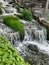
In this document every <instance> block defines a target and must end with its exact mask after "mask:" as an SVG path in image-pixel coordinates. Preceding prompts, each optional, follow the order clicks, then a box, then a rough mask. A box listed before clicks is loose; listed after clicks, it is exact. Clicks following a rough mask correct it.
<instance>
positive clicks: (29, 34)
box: [0, 0, 49, 55]
mask: <svg viewBox="0 0 49 65" xmlns="http://www.w3.org/2000/svg"><path fill="white" fill-rule="evenodd" d="M0 2H2V3H3V4H5V3H6V2H4V1H3V0H1V1H0ZM3 11H4V10H3ZM13 11H14V13H17V11H16V10H15V9H14V10H13ZM4 14H5V15H6V12H5V11H4ZM8 14H9V13H8ZM10 14H12V13H10ZM20 21H21V22H22V23H23V24H24V27H25V37H24V40H23V41H22V42H20V39H19V33H18V32H15V31H13V30H12V29H10V28H9V27H7V26H6V25H4V24H3V23H0V34H2V35H4V36H6V37H7V38H8V39H9V40H10V41H11V42H12V43H13V45H14V47H16V48H17V50H18V51H19V52H20V53H21V54H22V55H25V54H26V53H27V51H26V50H25V49H26V47H27V46H28V45H29V44H32V45H36V46H37V47H38V49H39V51H42V52H44V53H47V54H49V44H48V43H47V40H46V37H47V36H46V34H47V33H46V29H45V28H44V27H42V26H40V25H38V23H37V22H35V21H33V22H30V21H25V20H20ZM3 32H4V33H3Z"/></svg>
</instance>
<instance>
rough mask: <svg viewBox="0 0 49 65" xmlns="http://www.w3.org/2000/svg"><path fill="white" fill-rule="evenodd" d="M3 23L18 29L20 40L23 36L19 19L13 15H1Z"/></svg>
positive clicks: (22, 28) (22, 27)
mask: <svg viewBox="0 0 49 65" xmlns="http://www.w3.org/2000/svg"><path fill="white" fill-rule="evenodd" d="M3 23H5V24H6V25H8V26H9V27H11V28H12V29H13V30H15V31H19V34H20V40H23V38H24V34H25V33H24V26H23V24H22V23H21V22H20V21H19V18H18V17H15V16H4V17H3Z"/></svg>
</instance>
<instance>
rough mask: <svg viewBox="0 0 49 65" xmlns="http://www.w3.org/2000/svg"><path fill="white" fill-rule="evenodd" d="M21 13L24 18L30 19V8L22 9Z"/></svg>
mask: <svg viewBox="0 0 49 65" xmlns="http://www.w3.org/2000/svg"><path fill="white" fill-rule="evenodd" d="M21 13H22V16H23V18H24V19H25V20H29V21H31V20H32V12H31V10H30V9H24V10H23V11H22V12H21Z"/></svg>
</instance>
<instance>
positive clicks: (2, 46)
mask: <svg viewBox="0 0 49 65" xmlns="http://www.w3.org/2000/svg"><path fill="white" fill-rule="evenodd" d="M0 65H30V64H28V62H27V63H25V61H24V60H23V58H22V57H21V56H20V55H19V53H18V52H17V50H16V49H15V48H14V47H13V46H12V45H11V43H10V42H9V41H8V40H7V38H5V37H4V36H2V35H0Z"/></svg>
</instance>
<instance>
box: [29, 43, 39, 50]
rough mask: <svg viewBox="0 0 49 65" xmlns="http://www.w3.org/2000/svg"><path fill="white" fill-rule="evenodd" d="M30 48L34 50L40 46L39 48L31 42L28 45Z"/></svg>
mask: <svg viewBox="0 0 49 65" xmlns="http://www.w3.org/2000/svg"><path fill="white" fill-rule="evenodd" d="M28 48H29V49H30V50H32V51H38V48H37V46H36V45H32V44H29V45H28Z"/></svg>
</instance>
